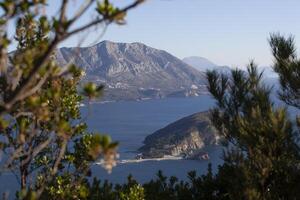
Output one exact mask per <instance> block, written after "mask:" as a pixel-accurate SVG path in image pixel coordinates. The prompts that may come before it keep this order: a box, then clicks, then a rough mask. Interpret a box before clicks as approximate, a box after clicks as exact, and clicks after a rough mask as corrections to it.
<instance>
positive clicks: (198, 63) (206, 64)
mask: <svg viewBox="0 0 300 200" xmlns="http://www.w3.org/2000/svg"><path fill="white" fill-rule="evenodd" d="M182 61H183V62H185V63H187V64H189V65H191V66H192V67H194V68H196V69H197V70H199V71H206V70H207V69H212V68H215V67H217V65H216V64H215V63H213V62H211V61H210V60H208V59H206V58H203V57H197V56H190V57H186V58H183V59H182Z"/></svg>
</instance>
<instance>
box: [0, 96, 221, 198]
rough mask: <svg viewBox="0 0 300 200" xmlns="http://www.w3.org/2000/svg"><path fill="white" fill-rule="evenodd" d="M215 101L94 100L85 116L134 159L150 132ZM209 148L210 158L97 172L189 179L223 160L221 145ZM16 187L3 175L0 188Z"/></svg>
mask: <svg viewBox="0 0 300 200" xmlns="http://www.w3.org/2000/svg"><path fill="white" fill-rule="evenodd" d="M212 105H213V101H212V100H211V99H210V97H208V96H200V97H195V98H174V99H173V98H171V99H170V98H169V99H161V100H147V101H140V102H114V103H105V104H100V103H94V104H91V105H90V113H89V115H87V110H88V109H87V107H83V108H82V109H83V110H82V111H83V117H85V116H86V117H87V122H88V125H89V129H90V130H91V131H97V132H100V133H103V134H109V135H111V137H112V139H113V140H116V141H119V143H120V146H119V153H120V159H131V158H134V156H135V154H136V150H137V149H138V148H139V147H141V146H142V142H143V140H144V138H145V137H146V136H147V135H149V134H151V133H153V132H154V131H156V130H157V129H160V128H162V127H164V126H166V125H168V124H169V123H171V122H174V121H176V120H178V119H180V118H182V117H185V116H187V115H190V114H193V113H196V112H199V111H204V110H207V109H208V107H210V106H212ZM207 151H208V152H209V154H210V157H211V159H210V160H209V161H191V160H170V161H146V162H141V163H130V164H120V165H118V166H117V167H115V168H114V169H113V172H112V174H107V172H106V171H105V170H104V169H102V167H101V166H99V165H94V166H93V175H94V176H96V177H98V178H100V179H108V180H110V181H111V182H114V183H122V182H124V181H125V180H126V178H127V176H128V175H129V174H132V175H133V176H134V178H136V179H137V180H138V181H140V182H144V181H147V180H150V179H151V178H153V177H154V176H155V174H156V173H157V171H158V170H163V172H164V174H166V175H176V176H177V177H179V178H181V179H186V174H187V172H188V171H191V170H197V172H198V173H204V172H205V171H206V170H207V165H208V163H209V162H212V164H213V167H214V168H215V167H216V165H217V164H218V163H220V162H221V160H220V152H221V150H220V148H216V147H211V148H209V149H207ZM16 187H18V183H17V182H16V179H15V178H14V176H12V175H9V174H2V175H1V176H0V192H3V191H7V189H11V188H16ZM11 194H12V195H13V193H11Z"/></svg>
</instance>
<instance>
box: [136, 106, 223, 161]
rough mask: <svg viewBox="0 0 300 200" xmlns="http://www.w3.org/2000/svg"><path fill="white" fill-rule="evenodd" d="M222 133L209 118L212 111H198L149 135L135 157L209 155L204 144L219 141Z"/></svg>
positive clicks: (212, 143) (198, 157)
mask: <svg viewBox="0 0 300 200" xmlns="http://www.w3.org/2000/svg"><path fill="white" fill-rule="evenodd" d="M219 140H220V137H219V135H218V134H217V131H216V129H215V128H214V127H213V125H212V123H211V122H210V119H209V112H207V111H206V112H198V113H195V114H192V115H190V116H187V117H184V118H182V119H179V120H178V121H175V122H173V123H171V124H169V125H167V126H166V127H164V128H162V129H159V130H157V131H155V132H154V133H152V134H150V135H148V136H147V137H146V138H145V140H144V145H143V146H142V147H141V148H140V149H139V154H138V155H137V156H136V159H149V158H163V157H166V156H175V157H182V158H186V159H197V160H198V159H204V160H207V159H209V154H208V152H205V151H203V148H204V147H206V146H209V145H217V144H218V143H219Z"/></svg>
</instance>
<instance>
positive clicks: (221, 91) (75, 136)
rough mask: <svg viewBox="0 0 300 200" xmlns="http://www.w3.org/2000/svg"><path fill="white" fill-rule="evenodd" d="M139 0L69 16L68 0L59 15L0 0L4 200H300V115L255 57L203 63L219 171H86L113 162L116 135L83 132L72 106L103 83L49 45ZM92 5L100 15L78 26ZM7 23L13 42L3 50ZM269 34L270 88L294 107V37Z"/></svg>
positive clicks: (299, 76) (119, 14) (297, 76)
mask: <svg viewBox="0 0 300 200" xmlns="http://www.w3.org/2000/svg"><path fill="white" fill-rule="evenodd" d="M142 2H143V1H142V0H136V1H133V3H132V4H130V5H128V6H127V7H125V8H121V9H120V8H117V7H114V6H113V5H112V4H111V3H110V1H108V0H104V1H98V3H97V4H96V1H94V0H90V1H85V3H84V4H83V5H82V6H81V7H80V8H79V10H77V11H74V12H72V13H71V14H73V15H70V14H69V13H68V12H67V10H68V9H69V6H70V1H69V0H62V1H61V5H60V8H59V12H58V13H59V14H58V15H57V16H48V15H47V13H46V12H47V9H46V7H47V2H46V0H16V1H14V0H3V1H1V2H0V6H1V19H0V26H1V29H0V63H1V64H0V70H1V73H0V95H1V97H0V116H1V118H0V138H1V139H0V148H1V153H2V154H3V155H1V156H2V157H1V158H2V160H1V166H0V167H1V174H0V175H3V174H4V173H8V172H9V173H13V174H15V175H16V177H17V178H18V180H19V182H20V188H19V189H18V191H17V193H16V195H15V196H12V194H10V196H7V194H3V196H2V197H3V199H8V198H15V199H108V200H119V199H120V200H143V199H147V200H166V199H173V200H176V199H177V200H186V199H195V200H196V199H197V200H198V199H203V200H204V199H212V200H227V199H248V200H256V199H259V200H260V199H262V200H268V199H299V198H300V191H299V189H298V188H299V187H300V181H299V180H300V165H299V164H300V163H299V161H300V159H299V153H300V151H299V145H298V140H297V139H299V130H300V118H299V117H296V119H292V118H291V116H290V115H289V113H288V111H287V107H278V106H277V105H275V103H274V102H273V100H272V98H271V95H272V88H270V87H267V86H266V85H265V84H264V83H263V80H262V73H259V72H258V70H257V68H256V66H255V64H254V63H253V62H251V63H250V64H249V66H248V69H247V71H246V72H244V71H241V70H233V71H232V72H231V74H221V73H218V72H216V71H211V72H207V80H208V90H209V92H210V93H211V95H212V96H213V97H214V99H215V100H216V107H215V108H214V109H212V110H211V111H210V112H211V121H212V123H213V125H214V126H215V128H216V129H217V130H218V132H219V134H220V135H222V136H223V137H224V138H226V141H227V142H226V144H224V145H225V146H226V150H225V151H224V154H223V159H224V163H223V164H222V165H220V166H219V167H218V170H217V172H216V173H213V171H212V168H211V165H209V167H208V171H207V174H205V175H202V176H198V175H197V174H196V172H190V173H188V175H187V176H188V178H189V180H188V181H181V180H178V179H177V178H176V177H165V176H164V175H163V174H162V172H158V174H157V178H156V179H155V178H154V179H153V180H151V181H149V182H147V183H144V184H139V183H138V182H137V181H135V180H134V179H133V178H132V177H131V176H129V178H128V181H127V183H125V184H121V185H119V184H117V185H113V184H111V183H109V182H107V181H100V180H98V179H97V178H94V179H92V180H91V177H92V176H93V175H92V174H91V170H90V166H91V164H92V163H93V162H94V161H95V160H97V159H103V161H104V162H103V163H104V165H103V166H104V167H105V168H106V169H107V170H108V171H110V170H111V169H112V167H113V166H114V165H115V164H116V162H115V161H116V158H117V152H116V150H117V143H116V142H112V141H111V139H110V137H109V136H106V135H103V134H99V133H91V132H89V131H87V126H86V124H85V123H84V118H83V117H82V116H81V113H80V111H79V104H80V102H81V101H82V100H83V99H84V98H87V99H93V98H96V97H98V96H99V95H100V94H101V92H102V90H103V86H101V85H100V86H97V85H96V84H94V83H87V84H85V85H84V86H82V87H81V86H80V85H79V81H80V77H81V75H82V71H81V70H80V69H78V68H77V67H76V66H74V65H66V66H58V64H57V63H56V62H55V60H54V59H53V57H54V51H55V49H56V47H57V45H58V44H59V43H60V42H62V41H64V40H66V39H67V38H69V37H71V36H72V35H74V34H77V33H79V32H81V31H83V30H86V29H88V28H90V27H93V26H95V25H98V24H105V25H108V24H110V23H117V24H124V23H125V19H124V17H125V15H126V12H127V11H128V10H130V9H132V8H134V7H136V6H138V5H139V4H141V3H142ZM48 3H50V1H49V2H48ZM92 6H96V7H95V10H96V13H97V17H96V18H95V19H91V21H89V22H87V24H83V25H77V24H76V21H78V19H79V18H80V17H81V16H82V15H84V13H86V12H87V11H89V10H90V8H91V7H92ZM13 22H16V24H17V25H16V26H15V30H14V31H15V33H14V40H15V41H16V43H17V50H16V51H14V52H11V53H9V52H8V50H7V48H8V46H9V45H10V44H11V43H12V42H13V40H12V38H10V33H9V32H8V26H9V24H10V23H13ZM269 42H270V46H271V49H272V53H273V57H274V66H273V68H274V70H275V71H276V72H277V73H278V75H279V80H280V85H281V88H280V91H278V94H277V95H278V96H279V97H280V99H281V100H282V101H283V102H284V103H285V104H286V106H293V107H295V108H297V109H300V60H299V58H298V57H297V54H296V47H295V44H294V40H293V37H287V38H286V37H284V36H282V35H279V34H274V35H271V37H270V40H269ZM174 167H175V166H174ZM100 178H101V177H100Z"/></svg>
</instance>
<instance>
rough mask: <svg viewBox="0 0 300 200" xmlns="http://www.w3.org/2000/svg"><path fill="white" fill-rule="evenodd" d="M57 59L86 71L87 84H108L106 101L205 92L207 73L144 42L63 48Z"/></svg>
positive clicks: (107, 42)
mask: <svg viewBox="0 0 300 200" xmlns="http://www.w3.org/2000/svg"><path fill="white" fill-rule="evenodd" d="M56 59H57V61H58V62H59V63H60V64H66V63H69V62H72V63H74V64H75V65H77V66H79V67H81V68H82V69H84V70H85V72H86V77H85V78H84V81H94V82H98V83H103V84H105V85H106V92H105V96H104V99H105V100H132V99H144V98H163V97H171V96H172V97H173V96H197V95H199V94H200V93H201V92H204V91H205V75H204V73H202V72H199V71H197V70H195V69H194V68H193V67H191V66H189V65H188V64H186V63H184V62H183V61H181V60H180V59H178V58H176V57H175V56H173V55H171V54H169V53H168V52H166V51H163V50H158V49H154V48H152V47H149V46H146V45H144V44H142V43H114V42H110V41H103V42H100V43H99V44H96V45H94V46H91V47H84V48H60V49H58V50H57V53H56Z"/></svg>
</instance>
